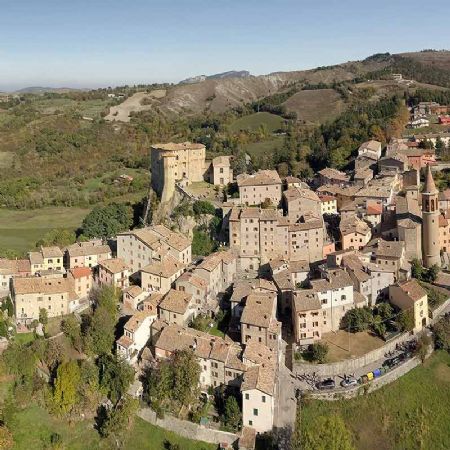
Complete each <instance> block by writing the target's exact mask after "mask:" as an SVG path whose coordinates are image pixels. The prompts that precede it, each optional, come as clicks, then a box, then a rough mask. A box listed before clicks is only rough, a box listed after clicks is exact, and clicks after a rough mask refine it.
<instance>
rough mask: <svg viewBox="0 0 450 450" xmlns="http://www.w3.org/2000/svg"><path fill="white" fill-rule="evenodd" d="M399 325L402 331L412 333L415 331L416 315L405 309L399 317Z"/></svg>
mask: <svg viewBox="0 0 450 450" xmlns="http://www.w3.org/2000/svg"><path fill="white" fill-rule="evenodd" d="M397 325H398V326H399V328H400V330H401V331H412V330H413V329H414V313H413V312H412V311H411V310H409V309H405V310H404V311H401V312H400V314H399V315H398V317H397Z"/></svg>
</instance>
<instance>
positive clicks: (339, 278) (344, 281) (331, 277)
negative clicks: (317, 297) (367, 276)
mask: <svg viewBox="0 0 450 450" xmlns="http://www.w3.org/2000/svg"><path fill="white" fill-rule="evenodd" d="M325 276H326V278H321V279H320V280H311V285H312V287H313V289H314V291H316V292H324V291H328V290H330V289H339V288H343V287H347V286H353V282H352V279H351V278H350V275H349V274H348V273H347V272H346V271H345V270H342V269H336V270H328V272H327V273H326V274H325Z"/></svg>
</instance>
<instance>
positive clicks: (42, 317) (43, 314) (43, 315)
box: [39, 308, 48, 327]
mask: <svg viewBox="0 0 450 450" xmlns="http://www.w3.org/2000/svg"><path fill="white" fill-rule="evenodd" d="M39 322H40V323H42V325H44V327H45V325H47V324H48V312H47V310H46V309H45V308H40V309H39Z"/></svg>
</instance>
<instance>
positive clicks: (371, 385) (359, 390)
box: [309, 350, 433, 401]
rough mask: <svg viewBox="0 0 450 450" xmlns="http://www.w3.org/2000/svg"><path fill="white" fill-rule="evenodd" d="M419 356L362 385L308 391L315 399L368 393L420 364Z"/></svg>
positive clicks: (349, 396)
mask: <svg viewBox="0 0 450 450" xmlns="http://www.w3.org/2000/svg"><path fill="white" fill-rule="evenodd" d="M432 353H433V351H432V350H431V351H430V352H429V353H428V356H427V358H428V357H430V355H431V354H432ZM420 363H421V362H420V359H419V358H412V359H409V360H407V361H405V362H404V363H403V364H401V365H400V366H398V367H397V368H395V369H394V370H391V371H390V372H387V373H386V374H385V375H382V376H381V377H379V378H375V379H374V380H372V381H369V382H368V383H365V384H363V385H358V386H355V387H353V388H349V389H342V390H335V391H333V392H309V395H310V397H311V398H314V399H316V400H330V401H331V400H340V399H348V398H354V397H357V396H358V395H363V394H364V393H369V392H373V391H376V390H377V389H380V388H381V387H382V386H385V385H387V384H389V383H392V382H393V381H395V380H398V379H399V378H400V377H402V376H403V375H405V374H406V373H408V372H409V371H410V370H412V369H414V368H415V367H417V366H418V365H419V364H420ZM364 386H366V388H364Z"/></svg>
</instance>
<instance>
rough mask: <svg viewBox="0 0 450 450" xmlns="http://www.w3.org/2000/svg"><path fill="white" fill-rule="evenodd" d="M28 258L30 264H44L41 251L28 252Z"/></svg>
mask: <svg viewBox="0 0 450 450" xmlns="http://www.w3.org/2000/svg"><path fill="white" fill-rule="evenodd" d="M28 258H29V259H30V263H31V264H32V265H35V264H44V258H43V256H42V253H41V252H29V253H28Z"/></svg>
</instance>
